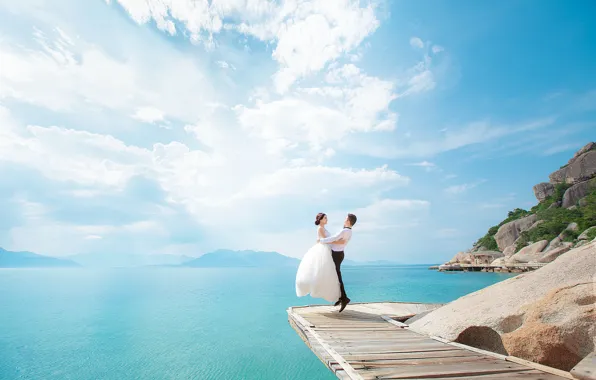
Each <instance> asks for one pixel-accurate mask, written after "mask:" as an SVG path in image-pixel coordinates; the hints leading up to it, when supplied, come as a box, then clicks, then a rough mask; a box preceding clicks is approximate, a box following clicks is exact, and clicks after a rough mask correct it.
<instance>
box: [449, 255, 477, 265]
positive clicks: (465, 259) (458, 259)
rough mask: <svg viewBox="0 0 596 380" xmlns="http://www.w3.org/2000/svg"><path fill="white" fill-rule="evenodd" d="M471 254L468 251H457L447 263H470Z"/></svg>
mask: <svg viewBox="0 0 596 380" xmlns="http://www.w3.org/2000/svg"><path fill="white" fill-rule="evenodd" d="M472 260H473V258H472V254H471V253H469V252H458V253H457V254H456V255H455V256H453V258H452V259H451V260H449V261H448V262H447V264H471V263H472Z"/></svg>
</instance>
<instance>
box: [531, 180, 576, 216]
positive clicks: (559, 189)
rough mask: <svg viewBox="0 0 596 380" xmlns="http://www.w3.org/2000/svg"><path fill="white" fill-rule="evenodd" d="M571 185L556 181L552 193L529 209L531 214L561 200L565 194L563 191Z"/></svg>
mask: <svg viewBox="0 0 596 380" xmlns="http://www.w3.org/2000/svg"><path fill="white" fill-rule="evenodd" d="M570 187H571V185H570V184H568V183H558V184H556V185H555V191H554V193H553V195H551V196H550V197H547V198H546V199H545V200H543V201H542V202H540V203H538V204H537V205H536V206H534V207H532V208H531V209H530V213H531V214H535V213H537V212H538V211H541V210H546V209H547V208H549V207H550V206H551V205H552V204H553V203H559V202H562V201H563V195H565V191H567V189H569V188H570Z"/></svg>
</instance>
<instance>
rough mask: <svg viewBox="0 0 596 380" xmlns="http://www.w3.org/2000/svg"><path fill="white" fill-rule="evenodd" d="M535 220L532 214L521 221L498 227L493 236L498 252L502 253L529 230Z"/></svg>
mask: <svg viewBox="0 0 596 380" xmlns="http://www.w3.org/2000/svg"><path fill="white" fill-rule="evenodd" d="M536 219H537V217H536V215H535V214H532V215H528V216H526V217H523V218H521V219H517V220H514V221H511V222H509V223H505V224H503V225H502V226H501V227H499V230H498V231H497V233H496V234H495V240H496V242H497V245H498V246H499V250H500V251H503V250H505V248H507V247H509V246H510V245H512V244H513V243H515V241H516V240H517V238H518V237H519V235H520V234H521V233H522V232H524V231H526V230H529V229H530V227H531V226H532V225H533V224H534V223H535V222H536Z"/></svg>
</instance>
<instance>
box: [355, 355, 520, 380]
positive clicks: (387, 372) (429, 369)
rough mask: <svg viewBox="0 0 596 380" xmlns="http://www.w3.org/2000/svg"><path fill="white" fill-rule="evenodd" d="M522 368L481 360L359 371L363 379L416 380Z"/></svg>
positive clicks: (505, 371)
mask: <svg viewBox="0 0 596 380" xmlns="http://www.w3.org/2000/svg"><path fill="white" fill-rule="evenodd" d="M524 370H527V371H529V370H531V369H525V368H524V367H523V366H521V365H518V364H516V363H507V362H504V361H501V360H494V359H483V360H480V361H477V362H473V363H446V364H429V365H424V366H416V365H413V366H403V367H400V368H396V367H394V368H382V369H372V370H365V371H360V373H361V374H362V377H363V378H364V379H377V378H383V379H417V378H420V377H435V378H436V377H451V376H475V375H483V374H486V375H491V374H503V375H505V374H506V373H509V372H523V371H524Z"/></svg>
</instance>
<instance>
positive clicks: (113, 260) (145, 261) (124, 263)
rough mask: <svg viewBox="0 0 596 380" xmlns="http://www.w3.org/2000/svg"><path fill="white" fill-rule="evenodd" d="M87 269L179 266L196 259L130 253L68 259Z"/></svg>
mask: <svg viewBox="0 0 596 380" xmlns="http://www.w3.org/2000/svg"><path fill="white" fill-rule="evenodd" d="M68 258H69V259H70V260H72V261H75V262H77V263H79V264H81V265H83V266H85V267H94V268H120V267H144V266H178V265H180V264H182V263H185V262H188V261H191V260H193V259H194V257H190V256H181V255H165V254H153V255H135V254H128V253H84V254H79V255H74V256H69V257H68Z"/></svg>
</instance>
